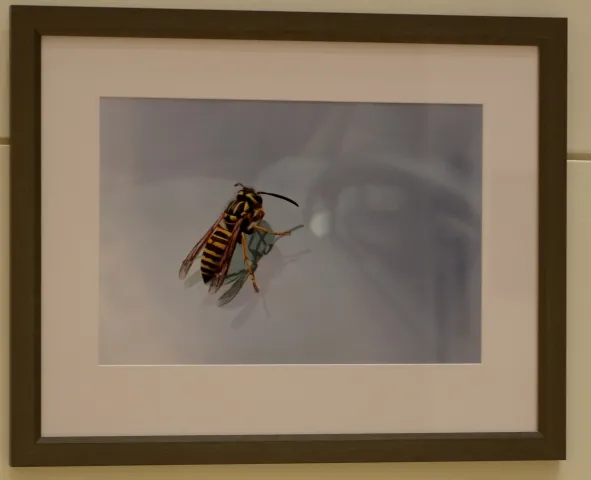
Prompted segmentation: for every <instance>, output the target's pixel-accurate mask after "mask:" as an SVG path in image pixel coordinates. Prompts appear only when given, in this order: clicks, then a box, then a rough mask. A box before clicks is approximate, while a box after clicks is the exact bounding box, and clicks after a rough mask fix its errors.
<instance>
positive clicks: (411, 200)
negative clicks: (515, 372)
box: [99, 98, 482, 365]
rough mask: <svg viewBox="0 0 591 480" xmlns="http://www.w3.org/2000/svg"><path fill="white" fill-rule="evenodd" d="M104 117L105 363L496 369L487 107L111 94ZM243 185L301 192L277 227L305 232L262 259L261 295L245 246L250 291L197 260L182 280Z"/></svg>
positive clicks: (270, 203) (270, 213)
mask: <svg viewBox="0 0 591 480" xmlns="http://www.w3.org/2000/svg"><path fill="white" fill-rule="evenodd" d="M100 114H101V119H100V127H101V131H100V137H101V202H100V208H101V212H100V221H101V238H100V245H101V249H100V269H101V283H100V318H101V320H100V348H99V351H100V359H99V362H100V363H101V364H149V365H154V364H253V363H256V364H269V363H275V364H288V363H299V364H301V363H341V364H343V363H348V364H350V363H467V362H469V363H474V362H480V354H481V352H480V343H481V326H480V288H481V283H480V255H481V246H480V242H481V238H480V237H481V235H480V234H481V232H480V228H481V227H480V223H481V220H480V218H481V213H480V212H481V155H482V154H481V150H482V108H481V106H480V105H431V104H356V103H315V102H271V101H269V102H262V101H256V102H255V101H218V100H205V101H202V100H175V99H133V98H103V99H101V107H100ZM236 182H242V183H245V184H249V185H252V186H254V187H255V188H257V189H259V190H266V191H272V192H277V193H281V194H284V195H287V196H290V197H292V198H294V199H295V200H296V201H297V202H299V204H300V208H296V207H295V206H293V205H291V204H289V203H286V202H283V201H281V200H279V199H275V198H273V197H266V198H265V207H266V208H265V210H266V212H267V216H266V217H265V220H267V221H268V223H269V224H270V226H271V227H272V228H274V229H276V230H284V229H290V228H293V227H295V226H297V225H303V227H302V228H300V229H298V230H295V231H294V232H293V234H292V236H290V237H285V238H281V239H280V240H279V241H278V242H277V243H276V244H275V245H273V247H272V248H270V251H269V249H268V248H266V249H257V250H256V252H258V256H260V257H261V258H260V262H259V263H258V267H257V270H256V275H257V280H258V283H259V285H260V287H261V292H260V293H259V294H256V293H254V291H253V288H252V284H251V283H250V280H249V279H247V278H246V281H244V282H242V276H241V272H240V270H241V269H242V266H243V262H242V251H241V249H237V251H236V255H235V258H234V262H233V269H232V272H233V274H235V275H236V277H234V278H237V279H238V280H237V281H236V282H235V283H234V284H229V285H228V286H226V287H224V289H222V290H221V291H220V292H218V294H216V295H211V294H209V293H208V292H207V287H206V286H205V285H203V284H202V283H200V279H199V275H198V273H199V265H198V262H196V263H195V264H194V267H193V270H192V272H191V274H193V273H194V272H197V275H193V276H190V277H189V279H188V280H187V281H186V282H183V281H181V280H179V279H178V276H177V272H178V268H179V266H180V263H181V261H182V260H183V258H184V257H185V255H186V254H187V253H188V252H189V250H190V249H191V248H192V247H193V245H194V244H195V242H197V240H198V239H199V238H200V237H201V236H202V235H203V234H204V233H205V232H206V230H207V229H208V228H209V227H210V226H211V224H212V223H213V222H214V221H215V220H216V219H217V217H218V216H219V214H220V213H221V211H222V209H223V208H224V207H225V205H226V204H227V202H228V201H229V200H230V199H231V198H232V196H233V194H234V193H235V191H236V189H235V188H234V186H233V185H234V183H236ZM257 240H261V239H260V238H257ZM263 240H266V241H267V242H268V243H269V246H270V245H271V243H272V239H269V238H265V239H263ZM255 246H256V245H255ZM257 248H258V247H257ZM253 252H254V250H253ZM265 253H266V254H265ZM191 274H190V275H191ZM228 289H229V292H228V293H226V294H225V296H224V292H225V291H226V290H228Z"/></svg>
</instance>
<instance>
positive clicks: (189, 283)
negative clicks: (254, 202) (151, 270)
mask: <svg viewBox="0 0 591 480" xmlns="http://www.w3.org/2000/svg"><path fill="white" fill-rule="evenodd" d="M259 225H260V226H261V227H264V228H266V229H268V230H271V231H272V230H273V229H272V227H271V225H270V224H269V222H267V221H266V220H262V221H261V222H260V224H259ZM302 227H303V225H297V226H295V227H293V228H291V229H289V231H290V232H294V231H295V230H298V229H300V228H302ZM247 238H248V243H247V250H248V256H249V258H250V261H251V262H252V270H253V272H254V273H255V275H256V271H257V268H258V263H259V261H260V260H261V259H262V258H263V257H266V256H267V255H269V253H271V251H272V250H273V249H274V247H275V245H276V244H277V242H278V241H279V240H280V239H281V238H283V237H277V236H275V235H272V234H268V233H263V232H260V231H258V230H255V231H254V232H253V233H252V234H250V235H248V237H247ZM287 238H289V237H287ZM304 253H308V250H305V251H303V252H300V253H297V254H294V255H289V256H287V257H284V256H283V255H281V253H279V256H280V257H281V258H282V259H284V263H285V260H287V263H292V262H293V261H295V260H297V259H298V258H299V256H300V255H302V254H304ZM292 257H297V258H292ZM275 263H276V262H273V264H275ZM282 270H283V268H280V269H277V268H271V270H270V271H271V274H270V275H269V276H266V277H265V278H264V279H262V282H261V279H259V278H258V277H257V281H258V282H259V285H260V287H261V292H260V293H259V294H257V295H256V296H257V297H258V296H259V295H260V296H261V297H263V302H264V293H265V289H266V288H267V287H268V286H269V283H270V281H271V280H272V279H273V278H276V277H277V276H278V275H279V273H280V271H282ZM248 283H250V276H249V274H248V270H247V269H246V267H245V265H244V255H243V252H242V248H240V246H237V247H236V250H235V252H234V255H233V256H232V260H231V261H230V268H229V269H228V274H227V275H226V278H225V280H224V283H223V284H224V285H230V287H229V288H228V289H227V290H226V291H225V292H224V293H223V294H222V295H221V296H220V297H219V298H218V300H217V305H218V306H219V307H223V306H225V305H227V304H229V303H230V302H232V301H233V300H235V299H236V297H237V296H238V294H239V293H240V291H241V290H242V287H244V285H245V284H248ZM198 284H203V279H202V277H201V271H200V270H196V271H195V272H194V273H193V274H192V275H191V276H190V277H188V278H187V280H185V286H186V287H187V288H190V287H193V286H194V285H198ZM248 300H249V298H245V299H243V301H242V302H239V304H243V303H244V302H248ZM254 300H255V301H254V302H253V304H256V300H257V299H256V298H255V299H254ZM211 301H212V299H211V296H209V295H208V296H206V297H205V299H204V304H206V305H207V304H209V303H210V302H211ZM239 304H236V303H234V304H233V305H236V306H239ZM265 311H267V309H266V307H265ZM267 314H268V311H267ZM233 323H234V322H233Z"/></svg>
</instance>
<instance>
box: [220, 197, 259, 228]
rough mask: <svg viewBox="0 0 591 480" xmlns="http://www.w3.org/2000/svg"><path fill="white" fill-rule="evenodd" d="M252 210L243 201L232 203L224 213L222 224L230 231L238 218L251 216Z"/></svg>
mask: <svg viewBox="0 0 591 480" xmlns="http://www.w3.org/2000/svg"><path fill="white" fill-rule="evenodd" d="M252 212H253V208H252V207H251V206H250V205H249V204H248V202H245V201H244V200H237V201H235V202H232V203H231V204H230V205H228V208H226V211H225V212H224V223H225V224H226V227H227V228H228V230H230V231H232V230H233V229H234V225H235V224H236V222H237V221H238V219H239V218H241V217H244V216H246V215H249V214H252Z"/></svg>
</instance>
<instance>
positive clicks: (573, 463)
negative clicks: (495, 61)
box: [0, 0, 591, 480]
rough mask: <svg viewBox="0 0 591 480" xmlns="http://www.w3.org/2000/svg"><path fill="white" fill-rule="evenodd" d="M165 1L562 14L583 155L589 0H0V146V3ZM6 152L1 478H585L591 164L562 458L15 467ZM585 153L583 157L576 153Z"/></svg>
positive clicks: (4, 106)
mask: <svg viewBox="0 0 591 480" xmlns="http://www.w3.org/2000/svg"><path fill="white" fill-rule="evenodd" d="M10 3H44V4H62V5H65V4H69V5H104V6H106V5H125V6H163V5H166V6H170V7H181V8H191V7H193V8H198V7H202V8H250V9H280V8H281V9H285V10H341V11H355V10H357V11H375V12H399V13H456V14H485V15H495V14H496V15H507V14H513V15H533V16H547V15H560V16H568V17H569V22H570V32H571V33H570V59H569V62H570V67H569V74H570V80H569V87H570V94H569V140H568V146H569V151H570V152H572V155H571V158H575V157H576V158H579V157H580V156H581V155H583V156H586V157H587V158H589V159H591V134H590V133H591V90H590V89H589V88H588V85H591V56H589V52H588V51H589V47H590V46H591V2H589V0H366V1H365V2H361V0H281V1H280V0H242V1H240V0H215V1H214V0H202V1H199V0H144V1H135V0H128V1H125V2H123V1H108V0H103V1H98V0H96V1H78V2H76V1H61V2H58V1H42V0H37V1H35V0H31V1H30V2H10V1H9V0H0V103H1V107H0V144H3V143H4V144H6V143H8V140H7V137H8V136H9V132H8V78H7V77H8V60H7V56H8V5H9V4H10ZM8 153H9V146H7V145H0V411H1V413H0V480H9V479H10V480H17V479H63V480H67V479H74V478H75V479H89V480H90V479H110V480H117V479H123V480H125V479H129V480H131V479H136V478H138V479H139V478H142V480H150V479H166V480H178V479H196V478H204V479H208V480H210V479H211V480H222V479H224V480H225V479H238V478H239V479H241V480H248V479H257V480H266V479H279V478H280V479H285V480H293V479H304V478H305V479H309V480H329V479H339V480H348V479H364V480H378V479H386V478H395V479H401V480H406V479H412V480H435V479H437V480H493V479H494V480H497V479H503V480H517V479H519V480H534V479H535V480H558V479H560V480H587V479H590V478H591V375H589V367H588V365H591V349H588V348H586V347H587V345H586V342H587V339H591V321H590V320H591V250H589V248H590V247H589V246H591V161H590V162H583V161H575V160H571V161H569V179H568V181H569V232H568V233H569V240H568V247H569V273H568V281H569V299H568V307H569V332H568V342H569V343H568V347H569V354H568V394H569V400H568V408H569V417H568V442H569V443H568V460H567V461H566V462H562V463H560V464H556V463H548V464H545V463H543V462H533V463H481V464H467V463H466V464H414V465H411V464H399V465H341V466H335V465H319V466H315V465H303V466H236V467H158V468H156V467H152V468H149V467H140V468H103V469H101V468H72V469H31V470H26V469H25V470H23V469H21V470H17V469H10V468H9V467H8V466H7V453H8V440H7V430H8V425H7V423H8V422H7V420H8V339H7V336H8V251H7V249H6V246H7V244H8V234H9V232H8ZM584 154H587V155H584Z"/></svg>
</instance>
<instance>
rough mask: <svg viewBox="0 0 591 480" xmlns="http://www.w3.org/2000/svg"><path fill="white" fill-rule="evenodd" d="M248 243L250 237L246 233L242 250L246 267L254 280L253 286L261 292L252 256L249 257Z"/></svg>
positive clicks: (256, 290)
mask: <svg viewBox="0 0 591 480" xmlns="http://www.w3.org/2000/svg"><path fill="white" fill-rule="evenodd" d="M247 243H248V239H247V238H246V235H245V234H244V233H243V234H242V251H243V252H244V265H246V269H247V270H248V274H249V275H250V279H251V280H252V286H253V287H254V291H255V292H257V293H258V292H259V286H258V285H257V281H256V278H254V272H253V271H252V262H251V261H250V258H248V248H247V246H246V244H247Z"/></svg>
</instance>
